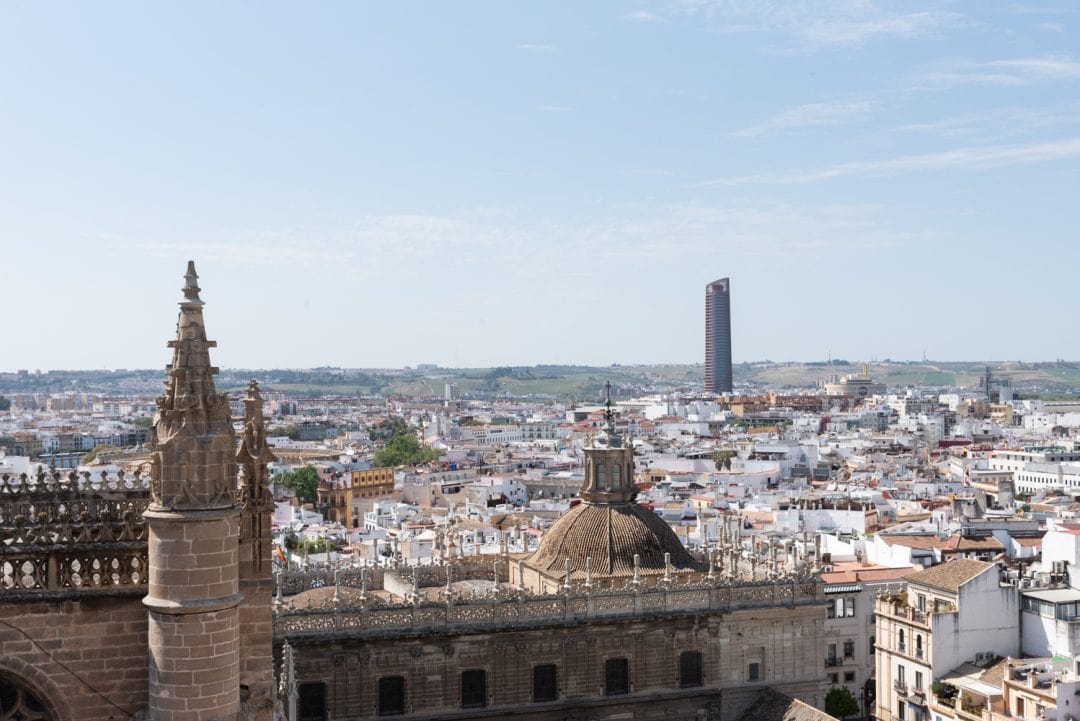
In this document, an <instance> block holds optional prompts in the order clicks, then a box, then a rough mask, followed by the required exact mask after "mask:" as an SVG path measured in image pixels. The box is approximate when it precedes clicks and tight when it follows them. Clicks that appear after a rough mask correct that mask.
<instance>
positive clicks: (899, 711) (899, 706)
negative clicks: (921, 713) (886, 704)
mask: <svg viewBox="0 0 1080 721" xmlns="http://www.w3.org/2000/svg"><path fill="white" fill-rule="evenodd" d="M906 710H907V703H905V702H904V699H900V700H899V701H897V702H896V717H897V718H898V719H900V721H904V711H906Z"/></svg>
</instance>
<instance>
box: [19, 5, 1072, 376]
mask: <svg viewBox="0 0 1080 721" xmlns="http://www.w3.org/2000/svg"><path fill="white" fill-rule="evenodd" d="M1078 38H1080V5H1077V4H1076V3H1074V2H1039V3H1017V4H1010V3H1006V2H1002V3H987V2H982V1H979V2H938V3H933V2H925V3H920V2H895V3H890V2H864V1H859V0H851V1H850V2H844V1H840V0H838V1H836V2H814V1H811V0H805V1H802V2H800V1H798V0H791V1H790V2H786V1H785V2H740V1H738V0H727V1H724V0H715V1H711V0H686V1H678V0H673V1H672V2H655V3H646V2H603V1H597V2H588V3H581V2H565V3H555V2H552V3H547V2H545V3H531V4H526V3H505V2H490V3H477V2H453V3H446V2H430V3H404V2H402V3H374V2H371V3H352V2H341V3H329V2H326V3H307V4H303V5H302V6H301V5H298V4H295V3H271V2H267V3H241V2H236V3H181V4H174V5H171V6H167V5H165V4H159V3H136V2H133V3H120V2H113V3H106V4H98V3H70V4H64V3H36V2H8V3H5V4H3V5H2V6H0V94H2V95H0V97H2V98H3V112H2V113H0V151H2V158H3V160H2V162H0V250H2V255H0V268H2V271H0V272H2V278H3V283H2V285H0V288H2V289H3V291H2V292H3V294H4V297H5V307H6V310H7V313H6V315H7V318H8V322H7V323H6V324H5V339H4V344H3V345H4V348H5V351H4V354H3V356H4V357H3V360H2V361H0V369H2V370H13V369H15V368H23V367H25V368H42V369H48V368H99V367H109V368H111V367H128V368H131V367H156V366H161V365H162V364H164V363H165V362H167V359H168V350H167V349H166V348H165V345H164V344H165V341H166V340H167V339H168V337H169V336H170V335H171V332H172V328H173V325H174V322H175V313H176V306H175V302H176V301H177V300H178V299H179V287H180V284H181V282H182V278H181V276H182V274H183V270H184V264H185V262H186V260H187V259H188V258H194V259H195V260H196V262H197V265H198V269H199V273H200V275H201V283H202V287H203V289H204V292H203V298H204V300H206V301H207V310H206V315H207V324H208V328H209V332H210V335H211V337H214V338H216V339H217V340H218V342H219V348H218V351H217V353H216V355H215V361H216V362H217V363H218V364H219V365H222V366H226V367H283V366H287V367H312V366H320V365H339V366H351V367H383V366H401V365H415V364H418V363H438V364H440V365H447V366H477V365H481V366H490V365H504V364H514V365H517V364H535V363H587V364H608V363H624V364H628V363H638V362H668V361H670V362H700V361H701V360H702V358H703V355H704V348H703V338H702V335H703V324H704V319H703V313H704V287H705V284H706V283H708V282H709V281H711V280H714V279H715V278H718V277H723V276H730V277H731V279H732V280H731V286H732V309H733V314H734V321H733V346H734V357H735V360H736V361H743V360H761V359H772V360H799V359H824V358H825V357H827V356H828V355H829V354H830V353H831V355H832V356H833V357H841V358H848V359H850V360H862V359H868V358H870V357H872V356H873V357H876V358H879V359H880V358H886V357H890V358H894V359H917V358H921V357H922V355H923V353H924V352H925V353H926V355H927V356H928V357H930V358H934V359H942V360H952V359H1022V360H1041V359H1046V360H1053V359H1056V358H1066V359H1072V360H1076V359H1078V358H1080V334H1077V333H1074V332H1071V331H1070V330H1069V328H1070V325H1071V323H1070V321H1071V320H1072V318H1073V315H1074V310H1075V307H1076V303H1075V301H1074V297H1075V292H1076V291H1075V286H1076V279H1077V268H1078V267H1080V250H1078V246H1080V243H1078V238H1077V228H1078V227H1080V93H1078V90H1080V47H1078Z"/></svg>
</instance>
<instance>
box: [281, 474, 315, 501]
mask: <svg viewBox="0 0 1080 721" xmlns="http://www.w3.org/2000/svg"><path fill="white" fill-rule="evenodd" d="M281 485H283V486H285V487H286V488H288V489H289V490H290V491H292V492H293V493H295V494H296V497H297V498H299V499H300V501H301V502H302V503H314V502H315V498H316V490H317V489H318V488H319V472H318V471H316V470H315V469H314V468H313V467H311V466H304V467H303V468H297V469H296V470H295V471H290V472H289V473H286V474H285V475H284V476H282V477H281Z"/></svg>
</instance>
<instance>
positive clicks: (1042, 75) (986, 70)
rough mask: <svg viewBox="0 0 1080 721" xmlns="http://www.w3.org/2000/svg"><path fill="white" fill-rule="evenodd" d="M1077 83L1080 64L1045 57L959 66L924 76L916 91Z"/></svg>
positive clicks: (1059, 57) (1067, 59) (1079, 76)
mask: <svg viewBox="0 0 1080 721" xmlns="http://www.w3.org/2000/svg"><path fill="white" fill-rule="evenodd" d="M1076 79H1080V61H1076V60H1074V59H1072V58H1071V57H1069V56H1044V57H1033V58H1015V59H1011V60H991V61H988V62H981V63H956V64H953V65H951V66H947V67H944V68H942V69H939V70H934V71H931V72H926V73H923V74H922V75H920V76H919V77H918V78H917V82H916V87H917V88H922V89H938V88H952V87H957V86H960V85H986V86H1019V85H1031V84H1033V83H1040V82H1052V81H1062V80H1076Z"/></svg>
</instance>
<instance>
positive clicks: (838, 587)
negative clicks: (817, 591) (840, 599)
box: [825, 583, 862, 593]
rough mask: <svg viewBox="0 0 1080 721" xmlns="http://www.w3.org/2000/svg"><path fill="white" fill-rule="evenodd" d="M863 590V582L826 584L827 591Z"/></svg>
mask: <svg viewBox="0 0 1080 721" xmlns="http://www.w3.org/2000/svg"><path fill="white" fill-rule="evenodd" d="M861 590H862V584H861V583H833V584H830V585H828V586H825V593H856V592H858V591H861Z"/></svg>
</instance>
